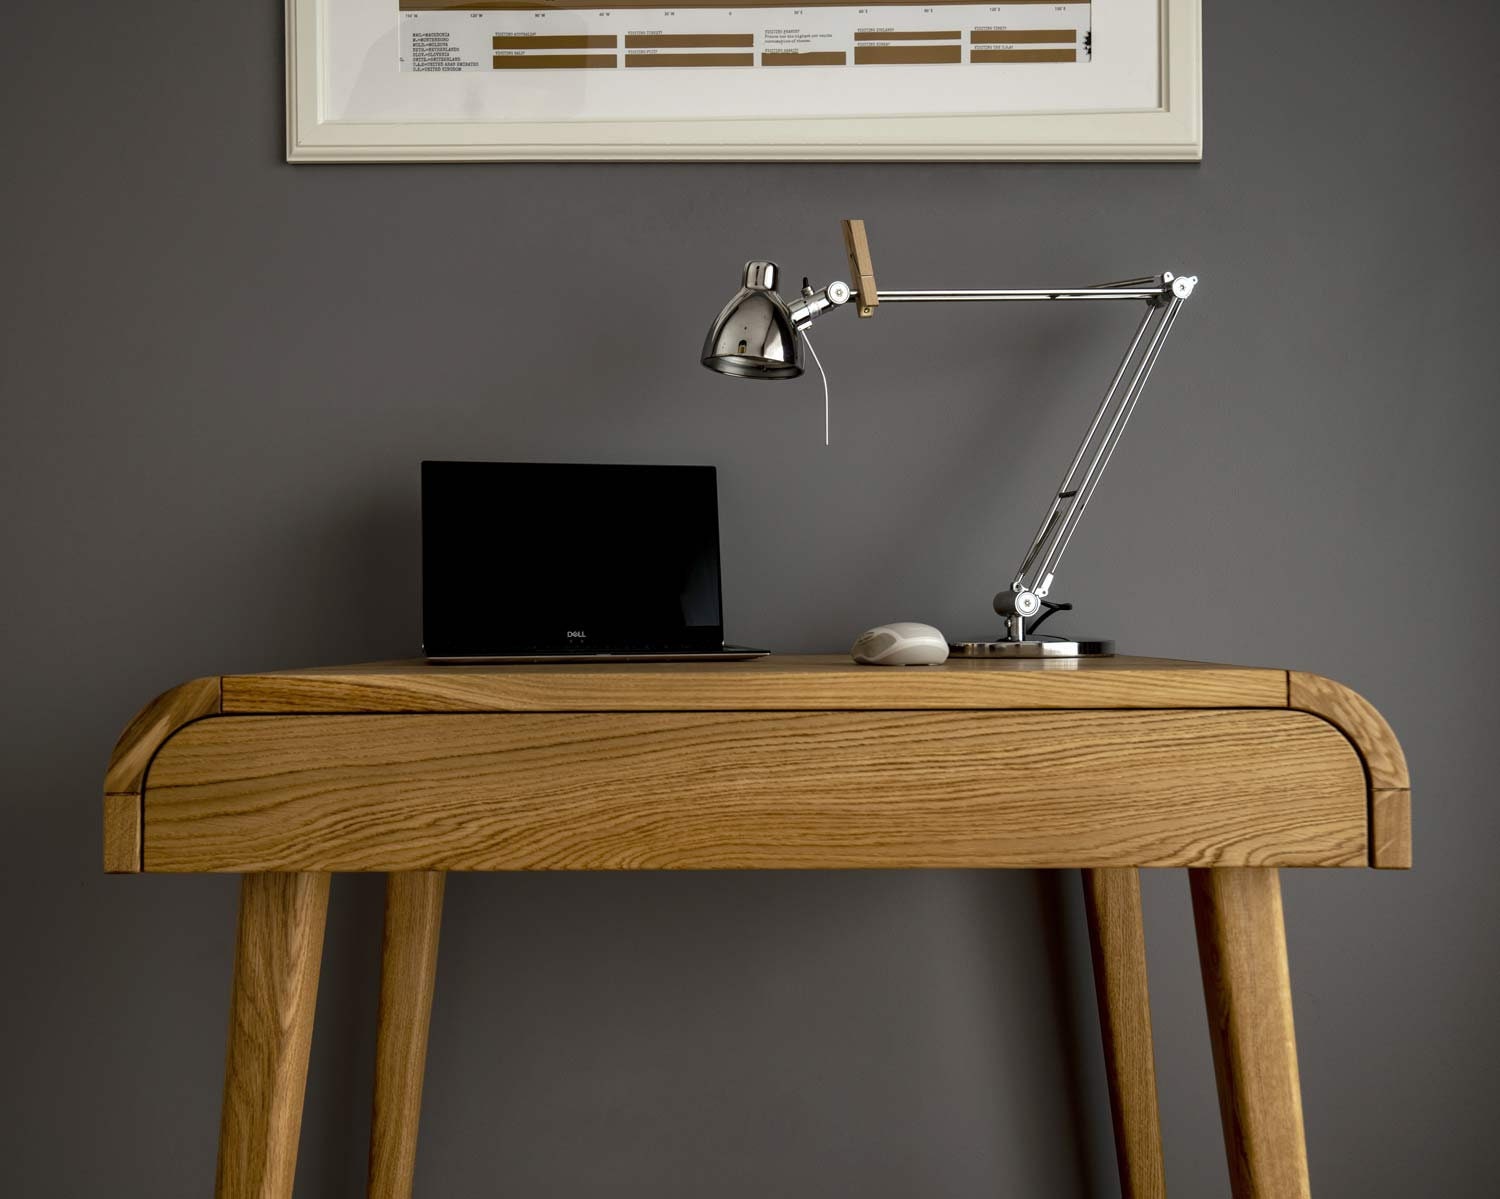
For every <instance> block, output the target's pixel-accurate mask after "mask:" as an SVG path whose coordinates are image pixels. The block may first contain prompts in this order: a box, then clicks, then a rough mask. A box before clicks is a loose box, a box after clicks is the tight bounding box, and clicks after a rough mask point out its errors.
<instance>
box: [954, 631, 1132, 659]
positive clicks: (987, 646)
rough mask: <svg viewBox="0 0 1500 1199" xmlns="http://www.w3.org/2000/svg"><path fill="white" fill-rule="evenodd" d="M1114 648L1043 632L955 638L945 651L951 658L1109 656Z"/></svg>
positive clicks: (1099, 643)
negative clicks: (981, 638) (1023, 635)
mask: <svg viewBox="0 0 1500 1199" xmlns="http://www.w3.org/2000/svg"><path fill="white" fill-rule="evenodd" d="M1114 652H1115V643H1114V642H1113V641H1069V640H1068V639H1066V638H1064V637H1045V636H1037V637H1034V638H1027V639H1026V640H1025V641H954V642H950V643H949V645H948V653H949V655H950V656H951V657H954V658H1109V657H1112V656H1113V655H1114Z"/></svg>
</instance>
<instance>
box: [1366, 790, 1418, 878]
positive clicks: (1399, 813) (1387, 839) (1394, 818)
mask: <svg viewBox="0 0 1500 1199" xmlns="http://www.w3.org/2000/svg"><path fill="white" fill-rule="evenodd" d="M1370 865H1371V866H1375V867H1377V868H1379V869H1384V870H1410V869H1411V792H1410V791H1407V790H1405V789H1404V788H1403V789H1401V790H1378V791H1372V792H1371V793H1370Z"/></svg>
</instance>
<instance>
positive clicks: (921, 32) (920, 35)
mask: <svg viewBox="0 0 1500 1199" xmlns="http://www.w3.org/2000/svg"><path fill="white" fill-rule="evenodd" d="M962 37H963V34H962V33H960V32H959V31H958V30H957V29H918V30H909V31H908V30H899V29H883V30H881V29H861V30H859V31H858V32H856V33H855V35H854V40H855V41H856V42H956V41H959V40H960V39H962Z"/></svg>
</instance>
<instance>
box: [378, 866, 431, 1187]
mask: <svg viewBox="0 0 1500 1199" xmlns="http://www.w3.org/2000/svg"><path fill="white" fill-rule="evenodd" d="M445 877H446V876H445V875H443V874H441V873H436V872H432V871H414V872H410V873H404V874H392V875H390V876H389V877H388V878H387V880H386V890H385V948H384V951H383V956H382V961H381V967H380V1029H379V1032H378V1033H377V1040H376V1047H375V1112H374V1116H373V1118H372V1119H371V1122H370V1189H369V1195H370V1199H409V1196H410V1195H411V1186H412V1177H413V1175H414V1174H415V1172H416V1168H417V1123H418V1118H419V1117H420V1115H421V1110H422V1073H423V1070H424V1069H425V1067H426V1065H427V1028H428V1024H429V1023H430V1021H431V1017H432V988H433V982H434V980H435V979H436V977H437V951H438V928H439V925H440V924H441V922H442V916H443V880H444V878H445Z"/></svg>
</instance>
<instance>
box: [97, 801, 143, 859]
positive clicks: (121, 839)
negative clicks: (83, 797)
mask: <svg viewBox="0 0 1500 1199" xmlns="http://www.w3.org/2000/svg"><path fill="white" fill-rule="evenodd" d="M144 819H145V816H144V814H143V812H142V805H141V797H140V796H139V795H138V794H134V795H106V796H105V797H104V870H105V873H106V874H136V873H139V871H140V869H141V824H142V821H143V820H144Z"/></svg>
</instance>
